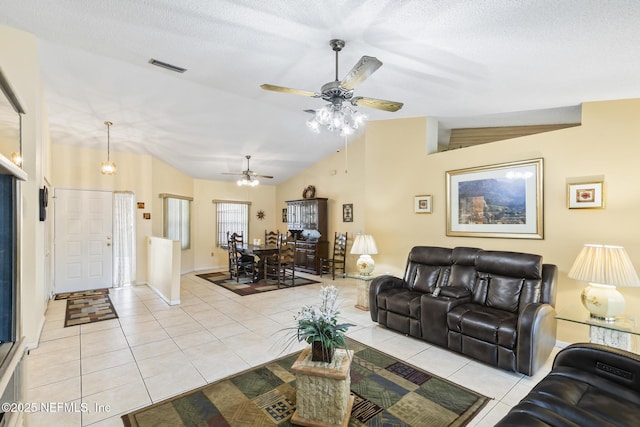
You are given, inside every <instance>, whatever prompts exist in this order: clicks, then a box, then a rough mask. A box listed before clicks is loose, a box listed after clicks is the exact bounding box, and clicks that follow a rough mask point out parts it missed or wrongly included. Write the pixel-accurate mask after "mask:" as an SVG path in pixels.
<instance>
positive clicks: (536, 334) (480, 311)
mask: <svg viewBox="0 0 640 427" xmlns="http://www.w3.org/2000/svg"><path fill="white" fill-rule="evenodd" d="M556 281H557V267H556V266H555V265H551V264H543V263H542V257H541V256H539V255H533V254H524V253H516V252H503V251H485V250H482V249H478V248H468V247H457V248H453V249H449V248H441V247H433V246H416V247H414V248H413V249H412V250H411V252H410V253H409V257H408V260H407V266H406V269H405V273H404V277H403V278H399V277H394V276H389V275H385V276H380V277H377V278H375V279H374V280H373V281H372V282H371V286H370V291H369V303H370V312H371V319H372V320H373V321H375V322H378V323H379V324H381V325H384V326H386V327H387V328H390V329H394V330H396V331H399V332H402V333H404V334H407V335H410V336H412V337H416V338H420V339H423V340H425V341H428V342H431V343H434V344H437V345H440V346H443V347H446V348H448V349H450V350H454V351H456V352H459V353H462V354H465V355H467V356H470V357H473V358H475V359H478V360H481V361H483V362H486V363H489V364H492V365H495V366H498V367H499V368H502V369H505V370H510V371H518V372H522V373H524V374H526V375H533V374H534V373H535V372H536V370H537V369H538V368H539V367H540V366H541V365H542V364H544V362H545V361H546V360H547V358H548V357H549V354H550V353H551V350H552V349H553V347H554V345H555V341H556V319H555V309H554V307H555V295H556Z"/></svg>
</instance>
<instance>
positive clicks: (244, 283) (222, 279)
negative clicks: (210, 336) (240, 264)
mask: <svg viewBox="0 0 640 427" xmlns="http://www.w3.org/2000/svg"><path fill="white" fill-rule="evenodd" d="M196 276H198V277H202V278H203V279H205V280H208V281H209V282H211V283H214V284H216V285H218V286H222V287H223V288H226V289H229V290H230V291H232V292H235V293H236V294H238V295H241V296H244V295H252V294H259V293H261V292H269V291H275V290H277V289H278V283H277V282H276V281H275V280H271V279H269V281H268V282H266V281H265V280H264V279H262V280H259V281H258V282H255V283H252V282H251V279H249V278H246V277H241V278H240V282H236V279H235V278H233V279H231V278H229V273H227V272H223V273H221V272H216V273H205V274H196ZM312 283H320V282H318V281H316V280H311V279H307V278H304V277H296V278H295V283H294V284H293V285H294V286H303V285H310V284H312ZM291 284H292V283H291V279H286V280H285V281H284V283H280V289H286V288H288V287H291Z"/></svg>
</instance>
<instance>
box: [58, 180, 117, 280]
mask: <svg viewBox="0 0 640 427" xmlns="http://www.w3.org/2000/svg"><path fill="white" fill-rule="evenodd" d="M53 200H54V209H55V214H54V227H55V229H54V236H55V241H54V257H55V272H54V289H55V293H61V292H75V291H81V290H87V289H99V288H111V287H113V280H112V274H113V272H112V263H113V259H112V258H113V252H112V248H113V245H112V239H111V236H112V214H113V211H112V203H113V202H112V193H111V192H108V191H91V190H66V189H56V190H55V196H54V199H53Z"/></svg>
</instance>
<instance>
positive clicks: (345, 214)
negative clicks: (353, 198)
mask: <svg viewBox="0 0 640 427" xmlns="http://www.w3.org/2000/svg"><path fill="white" fill-rule="evenodd" d="M342 222H353V203H348V204H344V205H342Z"/></svg>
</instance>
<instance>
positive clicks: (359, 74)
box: [340, 56, 382, 90]
mask: <svg viewBox="0 0 640 427" xmlns="http://www.w3.org/2000/svg"><path fill="white" fill-rule="evenodd" d="M381 65H382V62H381V61H380V60H379V59H378V58H374V57H373V56H363V57H362V58H360V61H358V62H357V63H356V65H354V66H353V68H352V69H351V71H349V73H348V74H347V75H346V76H345V78H344V79H342V81H341V82H340V86H342V87H343V88H344V89H346V90H352V89H355V88H356V87H357V86H358V85H359V84H361V83H362V82H363V81H365V80H366V79H367V78H368V77H369V76H370V75H371V74H373V72H374V71H376V70H377V69H378V68H380V66H381Z"/></svg>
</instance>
